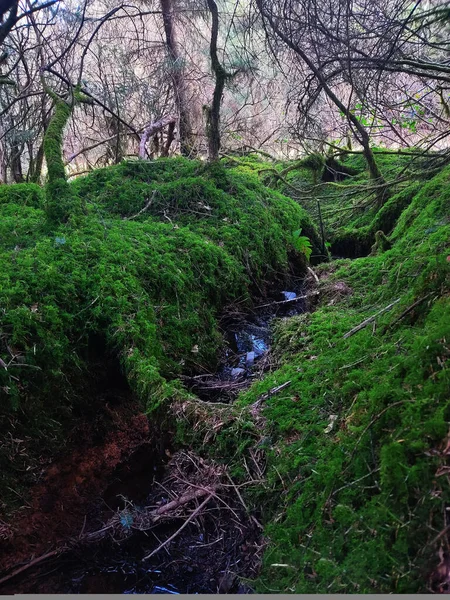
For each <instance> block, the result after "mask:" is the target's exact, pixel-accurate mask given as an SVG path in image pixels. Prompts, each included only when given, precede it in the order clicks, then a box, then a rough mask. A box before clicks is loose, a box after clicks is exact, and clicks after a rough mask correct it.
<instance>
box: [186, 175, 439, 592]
mask: <svg viewBox="0 0 450 600" xmlns="http://www.w3.org/2000/svg"><path fill="white" fill-rule="evenodd" d="M405 193H406V191H405ZM410 193H411V196H412V199H411V201H410V202H409V204H408V206H407V207H406V208H405V209H404V210H403V211H402V212H401V215H400V217H399V219H398V222H397V225H396V226H395V229H394V231H393V233H392V235H391V236H390V239H389V242H390V244H389V245H390V248H389V249H387V250H385V251H383V250H382V249H380V250H378V251H376V252H374V254H373V255H372V256H368V257H366V258H359V259H357V260H354V261H352V262H349V261H337V262H335V263H333V264H332V265H328V266H327V265H325V266H323V267H322V268H321V269H319V270H318V272H319V275H320V280H321V292H322V304H321V306H319V308H318V309H317V310H316V311H315V312H313V313H311V314H307V315H301V316H298V317H294V318H292V319H285V320H283V321H280V322H279V323H278V326H277V330H276V352H277V353H278V355H279V357H280V361H281V366H280V368H279V369H278V370H276V371H274V372H273V373H272V374H270V375H269V376H268V377H266V378H265V379H264V380H263V381H261V382H258V383H257V384H255V385H254V386H253V388H251V389H250V390H249V391H248V392H245V393H244V394H243V395H242V396H241V398H240V400H239V401H238V402H237V404H236V405H235V408H234V410H235V414H234V416H233V415H228V418H227V419H225V418H221V423H223V425H222V429H221V431H220V433H219V434H218V435H217V438H216V440H215V443H214V444H211V439H210V438H209V446H208V448H209V450H208V451H209V452H211V451H213V452H215V453H217V455H218V456H226V457H227V458H226V460H227V462H228V463H229V464H230V465H232V466H233V469H234V473H235V475H236V476H239V475H240V476H241V477H242V481H245V480H247V483H248V479H249V473H250V474H251V475H252V478H253V479H262V478H263V481H261V483H260V484H258V485H257V486H255V484H253V487H254V491H253V492H248V494H247V496H246V502H248V503H249V505H252V506H253V507H254V508H255V509H256V510H258V511H260V512H261V513H262V520H263V522H264V523H265V525H266V528H265V533H266V535H267V537H268V538H269V541H270V544H269V546H268V548H267V550H266V552H265V555H264V564H263V570H262V573H261V576H260V578H259V580H258V581H257V582H256V587H257V590H258V591H259V592H264V593H267V592H283V593H286V592H296V593H319V592H320V593H352V592H353V593H355V592H361V593H369V592H370V593H380V592H397V593H407V592H419V591H422V592H425V591H427V590H429V589H430V586H431V587H433V586H435V587H434V589H438V583H439V582H438V581H437V580H434V579H433V575H432V574H433V573H435V574H436V573H437V567H438V565H439V563H440V561H441V560H442V561H445V560H446V558H445V557H446V556H448V555H447V554H446V552H447V550H446V543H447V542H446V539H447V537H446V535H447V533H446V531H445V530H446V528H447V531H448V517H446V514H448V501H449V498H450V484H449V477H448V456H449V454H448V452H449V450H448V448H449V445H448V444H449V438H448V432H449V427H450V400H449V390H450V372H449V358H450V346H449V343H450V319H449V314H450V311H449V309H450V300H449V291H450V169H449V168H447V169H446V170H444V171H442V172H441V173H440V174H439V175H437V176H435V177H434V178H433V179H431V180H430V181H429V182H428V183H427V184H425V185H423V186H422V187H421V188H420V189H419V190H418V189H417V186H416V185H413V187H412V189H411V190H410ZM383 309H386V310H384V311H383ZM380 311H382V312H381V313H380V314H379V316H377V317H376V318H374V319H373V320H371V321H369V322H368V323H367V325H366V326H365V327H362V328H360V329H358V330H357V331H354V332H353V333H352V334H351V335H346V334H349V332H351V331H352V329H354V328H355V327H356V326H358V325H359V324H362V323H363V322H364V321H365V320H366V319H368V318H370V317H371V316H373V315H376V314H377V313H378V312H380ZM286 382H290V384H289V385H288V386H287V387H286V388H283V390H282V391H281V392H279V393H277V394H275V395H273V397H269V398H268V399H267V400H266V401H265V403H264V405H263V406H264V407H265V408H264V409H263V412H262V416H258V411H256V410H255V406H254V403H255V401H257V400H258V399H260V398H261V397H263V395H264V394H267V393H268V392H269V391H270V390H271V389H274V388H277V387H278V386H281V385H282V384H284V383H286ZM252 405H253V408H252V409H251V410H249V411H248V412H246V410H245V407H249V406H252ZM187 433H189V432H186V431H182V435H183V439H185V440H186V439H189V435H187ZM180 435H181V433H180ZM202 435H203V432H202ZM262 474H264V475H262ZM247 489H248V488H247ZM442 564H444V562H442ZM436 577H437V579H438V575H436Z"/></svg>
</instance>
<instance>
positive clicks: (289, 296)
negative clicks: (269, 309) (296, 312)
mask: <svg viewBox="0 0 450 600" xmlns="http://www.w3.org/2000/svg"><path fill="white" fill-rule="evenodd" d="M281 293H282V294H283V296H284V299H285V300H295V298H297V294H296V293H295V292H281Z"/></svg>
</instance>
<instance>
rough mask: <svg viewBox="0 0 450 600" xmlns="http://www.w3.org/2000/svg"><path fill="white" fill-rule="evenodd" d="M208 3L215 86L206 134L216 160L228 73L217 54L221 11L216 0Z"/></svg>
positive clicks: (209, 148) (210, 156)
mask: <svg viewBox="0 0 450 600" xmlns="http://www.w3.org/2000/svg"><path fill="white" fill-rule="evenodd" d="M207 3H208V8H209V10H210V12H211V16H212V27H211V43H210V56H211V67H212V70H213V73H214V77H215V87H214V94H213V101H212V104H211V106H210V107H207V108H206V135H207V137H208V154H209V160H211V161H214V160H218V158H219V151H220V107H221V104H222V96H223V90H224V88H225V81H226V79H227V76H228V74H227V72H226V71H225V69H224V68H223V67H222V65H221V64H220V61H219V58H218V56H217V37H218V35H219V12H218V10H217V4H216V3H215V1H214V0H207Z"/></svg>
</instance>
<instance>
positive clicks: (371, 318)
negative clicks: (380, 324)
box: [344, 298, 401, 339]
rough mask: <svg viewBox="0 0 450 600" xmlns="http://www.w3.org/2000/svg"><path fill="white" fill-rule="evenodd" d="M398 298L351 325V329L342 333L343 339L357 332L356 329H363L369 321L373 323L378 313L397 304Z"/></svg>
mask: <svg viewBox="0 0 450 600" xmlns="http://www.w3.org/2000/svg"><path fill="white" fill-rule="evenodd" d="M400 300H401V298H397V300H394V302H391V304H389V305H388V306H385V307H384V308H382V309H381V310H379V311H378V312H377V313H375V314H374V315H372V316H371V317H369V318H368V319H365V320H364V321H363V322H362V323H360V324H359V325H357V326H356V327H353V329H350V331H347V333H345V334H344V339H346V338H349V337H351V336H352V335H355V333H358V331H361V329H364V327H367V325H369V324H370V323H373V322H374V321H375V319H376V318H377V317H378V316H379V315H381V314H383V313H385V312H387V311H388V310H390V309H391V308H392V307H393V306H395V305H396V304H398V303H399V302H400Z"/></svg>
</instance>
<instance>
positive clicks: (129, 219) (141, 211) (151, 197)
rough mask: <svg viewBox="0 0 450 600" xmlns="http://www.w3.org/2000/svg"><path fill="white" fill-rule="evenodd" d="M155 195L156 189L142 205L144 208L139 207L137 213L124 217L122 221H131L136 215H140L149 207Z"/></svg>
mask: <svg viewBox="0 0 450 600" xmlns="http://www.w3.org/2000/svg"><path fill="white" fill-rule="evenodd" d="M155 196H156V190H153V193H152V195H151V196H150V198H149V200H148V201H147V204H146V205H145V206H144V208H141V210H140V211H139V212H138V213H136V214H135V215H133V216H132V217H124V218H123V220H124V221H131V220H132V219H137V217H139V216H140V215H142V213H144V212H145V211H146V210H148V209H149V208H150V206H151V205H152V202H153V200H154V199H155Z"/></svg>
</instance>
